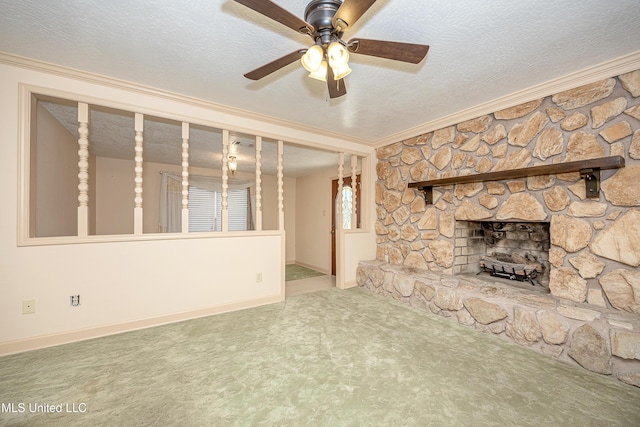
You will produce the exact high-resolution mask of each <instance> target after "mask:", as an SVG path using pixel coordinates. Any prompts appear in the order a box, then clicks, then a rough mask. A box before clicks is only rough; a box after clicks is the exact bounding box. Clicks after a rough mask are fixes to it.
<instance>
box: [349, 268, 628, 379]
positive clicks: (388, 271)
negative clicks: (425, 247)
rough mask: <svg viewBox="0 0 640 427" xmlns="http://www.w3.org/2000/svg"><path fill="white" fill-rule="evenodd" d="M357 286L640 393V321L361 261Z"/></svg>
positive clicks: (473, 279)
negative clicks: (611, 377)
mask: <svg viewBox="0 0 640 427" xmlns="http://www.w3.org/2000/svg"><path fill="white" fill-rule="evenodd" d="M357 281H358V286H361V287H363V288H365V289H367V290H369V291H371V292H373V293H375V294H379V295H384V296H387V297H390V298H393V299H395V300H398V301H401V302H404V303H406V304H408V305H410V306H412V307H414V308H416V309H419V310H423V311H428V312H431V313H434V314H437V315H440V316H443V317H447V318H449V319H451V320H453V321H457V322H458V323H459V324H461V325H464V326H467V327H471V328H475V329H477V330H479V331H482V332H485V333H490V334H494V335H497V336H499V337H501V338H504V339H507V340H510V341H513V342H515V343H517V344H519V345H522V346H526V347H528V348H530V349H532V350H534V351H537V352H539V353H542V354H544V355H546V356H548V357H552V358H555V359H559V360H562V361H565V362H568V363H571V364H577V365H578V366H581V367H583V368H585V369H588V370H590V371H593V372H597V373H600V374H605V375H614V376H615V377H616V378H618V379H619V380H620V381H623V382H625V383H628V384H632V385H635V386H637V387H640V361H639V360H638V358H639V357H640V332H638V331H640V317H638V316H636V315H634V314H632V313H626V312H621V311H619V310H615V309H607V308H602V307H592V308H585V307H584V305H582V304H577V303H574V302H571V301H568V300H562V299H559V298H555V297H553V296H552V295H549V294H546V293H542V292H540V291H539V289H540V288H539V287H535V288H534V287H531V286H530V287H526V288H525V287H522V288H519V287H514V286H510V285H508V284H505V283H504V281H493V282H490V281H487V279H486V278H482V279H480V278H478V277H477V276H475V275H473V274H471V275H468V274H460V275H457V276H449V275H446V274H442V273H436V272H431V271H428V270H420V269H416V268H411V267H405V266H400V265H393V264H389V263H386V262H382V261H375V260H373V261H361V262H360V263H359V266H358V271H357Z"/></svg>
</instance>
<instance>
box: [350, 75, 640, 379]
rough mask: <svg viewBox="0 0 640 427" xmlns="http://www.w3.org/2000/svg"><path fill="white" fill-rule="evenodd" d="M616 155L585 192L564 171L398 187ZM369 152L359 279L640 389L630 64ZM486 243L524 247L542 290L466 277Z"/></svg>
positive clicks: (639, 137)
mask: <svg viewBox="0 0 640 427" xmlns="http://www.w3.org/2000/svg"><path fill="white" fill-rule="evenodd" d="M614 156H619V157H620V158H622V159H623V160H624V163H625V166H624V167H623V168H620V169H617V170H602V171H600V179H599V184H600V185H599V188H598V189H597V191H595V192H594V191H593V190H592V189H589V190H588V189H587V188H586V181H585V179H583V178H582V176H581V174H580V172H568V171H567V172H565V171H562V170H561V171H559V172H557V173H553V174H547V175H537V176H527V177H513V178H510V179H497V180H483V181H480V182H468V183H458V184H448V185H447V184H445V185H440V186H434V187H433V189H432V193H431V194H429V197H426V196H427V195H426V193H425V194H424V195H423V194H422V193H421V191H419V190H418V189H415V188H410V187H409V183H416V182H422V181H433V180H442V179H447V178H452V177H464V176H467V175H477V174H486V173H489V172H491V173H493V172H502V171H513V170H520V169H524V168H532V167H534V168H535V167H538V166H545V165H562V164H564V163H572V162H578V161H583V160H589V159H607V158H611V157H614ZM377 157H378V164H377V165H376V169H377V175H378V180H377V182H376V198H375V201H376V204H377V210H376V215H377V221H376V224H375V227H376V234H377V253H376V260H375V261H372V262H371V263H361V264H362V265H361V267H360V268H359V270H358V284H359V285H360V286H363V287H366V288H369V289H371V290H373V291H374V292H377V293H381V294H384V295H388V296H390V297H393V298H395V299H398V300H401V301H404V302H406V303H408V304H411V305H413V306H415V307H420V308H423V309H425V310H429V311H431V312H433V313H436V314H438V315H442V316H445V317H449V318H452V319H456V320H457V321H458V322H459V323H461V324H464V325H467V326H472V327H475V328H476V329H480V330H482V331H485V332H490V333H494V334H497V335H500V336H502V337H505V338H507V339H511V340H513V341H515V342H516V343H518V344H520V345H525V346H528V347H530V348H532V349H534V350H536V351H539V352H541V353H543V354H546V355H548V356H550V357H554V358H558V359H561V360H565V361H568V362H571V363H577V364H578V365H580V366H582V367H584V368H586V369H589V370H592V371H594V372H599V373H603V374H614V375H616V376H617V377H618V378H619V379H621V380H622V381H625V382H628V383H630V384H634V385H636V386H640V270H639V269H638V267H640V184H639V183H640V70H637V71H634V72H631V73H627V74H624V75H621V76H616V77H612V78H608V79H604V80H601V81H598V82H595V83H591V84H588V85H585V86H581V87H578V88H575V89H571V90H567V91H565V92H561V93H558V94H555V95H553V96H548V97H545V98H541V99H537V100H533V101H530V102H527V103H524V104H521V105H518V106H515V107H511V108H507V109H505V110H501V111H496V112H494V113H491V114H487V115H484V116H481V117H478V118H475V119H472V120H467V121H464V122H461V123H458V124H455V125H452V126H449V127H446V128H442V129H438V130H435V131H433V132H429V133H427V134H424V135H419V136H417V137H414V138H411V139H408V140H403V141H398V142H396V143H394V144H391V145H388V146H385V147H381V148H379V149H378V150H377ZM534 225H535V226H534ZM547 225H548V229H546V228H543V227H546V226H547ZM525 232H526V234H525ZM507 233H509V234H510V235H509V238H506V237H507ZM480 241H482V242H483V243H484V245H482V246H480ZM514 241H520V242H518V243H519V244H522V245H523V246H522V247H518V248H510V246H511V245H512V244H514ZM487 242H489V243H491V245H493V246H494V247H496V250H497V249H500V250H502V249H505V248H509V249H513V250H512V251H511V252H515V253H516V254H517V255H519V256H521V257H523V258H527V256H528V254H527V253H525V252H523V251H524V249H525V248H528V250H530V251H534V253H533V254H529V255H533V256H534V257H536V258H537V259H536V261H539V262H540V264H541V265H542V267H541V269H542V270H543V271H542V272H541V273H542V274H541V275H540V278H539V280H538V281H539V283H540V285H542V286H529V288H531V289H528V288H526V286H524V285H519V286H509V285H508V284H505V283H504V282H505V280H503V279H502V278H494V277H492V276H489V275H485V274H480V275H476V273H478V272H479V270H480V267H479V264H478V263H479V261H480V258H481V257H482V256H483V254H484V253H486V252H487V251H488V250H493V249H494V248H492V247H491V245H489V246H490V247H489V249H487V245H486V244H487ZM476 245H477V246H476ZM533 288H536V289H533Z"/></svg>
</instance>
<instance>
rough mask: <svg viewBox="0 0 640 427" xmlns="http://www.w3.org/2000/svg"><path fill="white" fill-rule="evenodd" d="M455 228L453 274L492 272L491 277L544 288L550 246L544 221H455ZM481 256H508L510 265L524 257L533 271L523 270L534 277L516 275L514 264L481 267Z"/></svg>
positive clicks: (547, 225)
mask: <svg viewBox="0 0 640 427" xmlns="http://www.w3.org/2000/svg"><path fill="white" fill-rule="evenodd" d="M455 230H456V231H455V249H454V267H453V269H454V274H464V273H473V274H478V275H480V277H484V275H492V274H493V276H492V277H499V278H506V279H507V280H516V281H521V282H526V283H531V284H533V285H534V286H540V287H543V288H545V289H546V290H547V291H548V288H549V270H550V268H549V248H550V245H551V243H550V236H549V223H548V222H499V221H456V229H455ZM483 256H498V257H500V256H508V257H510V258H512V260H511V261H512V263H513V264H518V263H517V262H515V260H518V258H520V259H524V260H527V261H526V262H527V263H528V264H530V265H532V270H535V273H533V274H529V271H526V273H527V276H534V277H532V278H531V280H530V281H529V280H528V277H522V276H521V275H520V274H516V272H519V271H518V270H516V268H515V267H513V268H510V267H509V266H505V265H501V266H500V267H496V269H497V273H494V271H493V270H487V268H485V269H482V268H481V267H480V261H481V259H482V257H483ZM513 258H515V260H513ZM523 262H524V261H523ZM538 265H539V267H538ZM514 276H518V277H517V278H516V277H514ZM492 280H493V278H492Z"/></svg>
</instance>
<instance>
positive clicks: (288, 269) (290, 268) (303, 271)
mask: <svg viewBox="0 0 640 427" xmlns="http://www.w3.org/2000/svg"><path fill="white" fill-rule="evenodd" d="M284 272H285V274H284V276H285V279H284V280H285V281H286V282H289V281H291V280H300V279H308V278H309V277H318V276H324V275H325V274H324V273H320V272H319V271H315V270H312V269H310V268H307V267H303V266H301V265H297V264H287V265H286V266H285V268H284Z"/></svg>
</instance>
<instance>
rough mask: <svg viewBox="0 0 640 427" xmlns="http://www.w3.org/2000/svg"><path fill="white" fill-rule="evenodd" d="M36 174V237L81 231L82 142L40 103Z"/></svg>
mask: <svg viewBox="0 0 640 427" xmlns="http://www.w3.org/2000/svg"><path fill="white" fill-rule="evenodd" d="M37 117H38V119H37V123H36V126H37V128H36V135H35V140H36V144H35V145H36V152H37V154H38V156H37V158H36V161H35V163H34V165H35V171H33V174H32V177H35V187H36V189H35V190H36V209H35V211H34V212H32V214H33V215H35V217H36V218H35V227H36V229H35V236H37V237H49V236H74V235H76V233H77V228H78V226H77V218H78V215H77V209H76V207H77V206H78V154H77V153H78V142H77V140H76V138H75V137H74V136H73V135H71V134H70V133H69V132H68V131H67V130H66V129H65V128H64V127H63V126H62V125H61V124H60V123H59V122H58V121H57V120H55V119H54V118H53V116H52V115H51V113H49V112H48V111H47V110H46V109H45V108H44V107H43V106H42V105H40V104H38V108H37Z"/></svg>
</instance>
